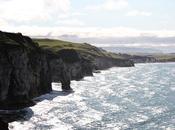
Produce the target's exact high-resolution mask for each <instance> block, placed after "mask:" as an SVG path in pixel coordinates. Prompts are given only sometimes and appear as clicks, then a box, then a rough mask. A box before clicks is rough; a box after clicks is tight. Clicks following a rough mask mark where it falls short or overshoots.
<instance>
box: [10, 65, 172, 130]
mask: <svg viewBox="0 0 175 130" xmlns="http://www.w3.org/2000/svg"><path fill="white" fill-rule="evenodd" d="M174 68H175V64H174V63H171V64H136V67H132V68H119V67H117V68H111V69H109V70H105V71H101V73H95V74H94V76H93V77H85V78H84V79H83V80H81V81H72V82H71V85H72V88H73V89H74V91H75V92H74V93H71V94H67V93H64V92H61V84H60V83H53V84H52V86H53V90H54V91H53V92H51V93H50V94H46V95H43V96H41V97H39V98H37V100H40V102H38V104H37V105H35V106H33V107H31V109H32V111H33V116H32V117H31V118H30V119H29V120H28V121H16V122H13V123H10V130H21V129H22V130H33V129H35V130H48V129H49V130H72V129H85V128H87V129H102V130H103V129H105V130H123V129H127V128H128V129H147V130H148V129H158V130H159V129H175V122H174V119H175V111H174V110H175V102H174V91H175V88H174V85H175V80H174V76H175V73H174V72H175V71H174ZM165 70H166V71H165Z"/></svg>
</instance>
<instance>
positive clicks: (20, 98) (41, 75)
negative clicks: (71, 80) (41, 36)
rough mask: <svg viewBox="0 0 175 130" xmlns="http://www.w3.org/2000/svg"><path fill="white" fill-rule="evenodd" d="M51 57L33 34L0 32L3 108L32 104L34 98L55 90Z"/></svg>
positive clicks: (0, 100) (1, 97) (1, 96)
mask: <svg viewBox="0 0 175 130" xmlns="http://www.w3.org/2000/svg"><path fill="white" fill-rule="evenodd" d="M47 58H48V56H47V54H46V53H45V52H43V51H42V50H40V48H39V47H38V45H37V44H36V43H34V42H33V41H32V40H31V39H30V38H28V37H24V36H22V35H21V34H20V33H18V34H12V33H4V32H0V104H1V105H0V107H1V108H5V109H10V108H18V107H22V106H23V105H24V106H26V104H28V105H31V102H30V99H31V98H33V97H36V96H38V95H41V94H44V93H47V92H49V91H51V90H52V89H51V73H50V66H49V62H48V59H47Z"/></svg>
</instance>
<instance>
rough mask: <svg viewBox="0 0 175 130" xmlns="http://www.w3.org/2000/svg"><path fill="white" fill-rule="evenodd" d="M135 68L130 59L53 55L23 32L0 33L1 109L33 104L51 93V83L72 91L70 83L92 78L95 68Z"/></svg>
mask: <svg viewBox="0 0 175 130" xmlns="http://www.w3.org/2000/svg"><path fill="white" fill-rule="evenodd" d="M133 65H134V64H133V62H131V61H130V60H124V59H122V60H121V59H120V60H117V59H113V58H109V57H108V58H107V57H93V60H92V59H89V58H87V57H86V56H82V55H81V54H80V53H78V52H77V51H76V50H74V49H61V50H59V51H58V52H53V51H52V50H50V49H41V48H40V47H39V46H38V44H37V43H35V42H33V41H32V40H31V39H30V38H29V37H26V36H23V35H22V34H20V33H6V32H0V109H19V108H23V107H27V106H30V105H33V102H32V101H31V99H32V98H34V97H37V96H40V95H42V94H45V93H48V92H50V91H51V90H52V88H51V83H52V82H61V84H62V89H63V90H71V87H70V81H71V80H80V79H81V78H83V77H84V76H90V75H92V72H93V70H95V69H106V68H109V67H113V66H127V67H128V66H133Z"/></svg>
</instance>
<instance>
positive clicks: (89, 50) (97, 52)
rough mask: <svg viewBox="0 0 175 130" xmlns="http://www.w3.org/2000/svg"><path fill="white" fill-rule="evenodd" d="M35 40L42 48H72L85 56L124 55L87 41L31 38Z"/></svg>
mask: <svg viewBox="0 0 175 130" xmlns="http://www.w3.org/2000/svg"><path fill="white" fill-rule="evenodd" d="M33 40H34V41H35V42H37V43H38V44H39V46H40V47H41V48H43V49H49V50H52V51H54V52H58V51H60V50H61V49H74V50H76V51H77V52H79V53H80V54H81V55H83V56H86V57H94V56H97V57H98V56H100V57H109V58H114V59H124V57H122V56H120V55H118V54H115V53H111V52H107V51H105V50H103V49H101V48H98V47H95V46H92V45H90V44H87V43H73V42H67V41H61V40H53V39H33Z"/></svg>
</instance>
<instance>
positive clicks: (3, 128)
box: [0, 119, 9, 130]
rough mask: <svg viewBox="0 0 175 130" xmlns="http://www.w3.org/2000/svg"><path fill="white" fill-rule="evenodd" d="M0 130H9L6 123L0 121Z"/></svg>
mask: <svg viewBox="0 0 175 130" xmlns="http://www.w3.org/2000/svg"><path fill="white" fill-rule="evenodd" d="M0 130H9V128H8V123H6V122H4V121H3V120H2V119H0Z"/></svg>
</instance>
